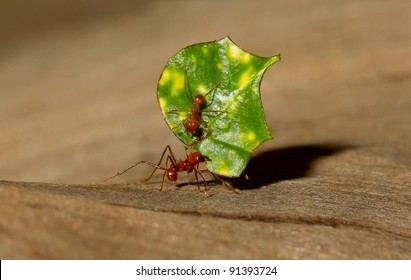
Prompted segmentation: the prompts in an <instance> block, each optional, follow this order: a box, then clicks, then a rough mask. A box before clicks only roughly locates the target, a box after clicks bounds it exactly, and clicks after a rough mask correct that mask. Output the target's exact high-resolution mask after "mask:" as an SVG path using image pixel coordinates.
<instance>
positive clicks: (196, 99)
mask: <svg viewBox="0 0 411 280" xmlns="http://www.w3.org/2000/svg"><path fill="white" fill-rule="evenodd" d="M205 102H206V100H205V97H204V96H202V95H201V94H197V95H196V96H194V99H193V103H194V104H195V105H203V104H204V103H205Z"/></svg>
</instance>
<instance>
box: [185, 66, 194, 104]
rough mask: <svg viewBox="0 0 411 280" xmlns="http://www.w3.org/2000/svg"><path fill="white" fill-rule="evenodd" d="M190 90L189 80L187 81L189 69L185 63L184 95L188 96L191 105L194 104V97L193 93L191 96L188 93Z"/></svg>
mask: <svg viewBox="0 0 411 280" xmlns="http://www.w3.org/2000/svg"><path fill="white" fill-rule="evenodd" d="M187 89H188V91H189V90H190V87H189V86H188V80H187V67H186V64H185V63H184V93H185V94H186V96H187V99H188V101H190V103H193V97H192V96H191V92H190V95H188V91H187Z"/></svg>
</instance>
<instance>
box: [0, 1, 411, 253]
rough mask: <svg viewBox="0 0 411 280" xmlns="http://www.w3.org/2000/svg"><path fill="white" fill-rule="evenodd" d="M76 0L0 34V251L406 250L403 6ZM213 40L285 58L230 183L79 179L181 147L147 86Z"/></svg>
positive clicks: (409, 216) (406, 36)
mask: <svg viewBox="0 0 411 280" xmlns="http://www.w3.org/2000/svg"><path fill="white" fill-rule="evenodd" d="M77 2H78V1H75V2H73V5H72V8H71V9H72V10H70V11H68V12H67V14H64V11H65V10H66V9H65V8H64V7H59V6H55V5H54V4H50V3H51V2H49V1H44V5H43V6H41V7H42V9H40V10H36V12H35V13H34V12H33V14H31V12H30V10H28V9H26V10H24V11H20V12H21V13H22V15H23V14H24V15H26V18H28V19H30V20H28V21H27V22H25V21H23V20H21V21H18V24H19V25H18V26H17V25H15V27H14V28H11V29H10V30H7V32H6V31H4V32H3V35H4V36H1V37H0V43H1V44H2V45H3V47H2V52H1V53H0V131H1V137H0V180H1V181H0V211H1V213H2V215H0V232H1V234H0V258H1V259H410V258H411V129H410V123H411V113H410V110H409V108H411V95H410V89H411V79H410V78H409V77H410V75H411V61H410V60H409V59H407V58H409V57H410V55H411V48H410V46H411V33H410V32H409V26H411V18H410V17H409V15H408V13H407V11H410V10H411V4H410V2H409V1H402V0H397V1H394V2H395V4H394V3H392V1H391V2H389V3H388V2H387V3H385V2H381V1H379V2H375V1H365V2H364V1H362V2H358V1H344V3H342V2H341V1H316V2H315V4H314V3H311V4H308V3H307V4H302V3H300V4H299V5H296V4H293V3H291V2H290V3H288V2H284V3H275V4H274V3H272V1H259V2H258V3H256V2H255V1H242V2H241V4H239V2H237V1H224V2H223V3H221V1H203V2H201V1H195V2H193V1H173V2H172V3H171V2H170V3H168V2H167V1H151V2H150V4H144V5H143V4H140V3H135V2H134V1H120V2H121V3H120V4H118V5H119V6H116V7H113V12H112V13H110V10H111V8H110V5H114V4H113V3H111V2H107V3H105V2H104V4H101V5H103V6H101V7H99V8H98V9H97V8H95V9H94V6H93V5H92V4H89V3H86V4H84V3H83V4H80V2H81V1H80V2H79V3H77ZM116 3H117V2H116ZM8 4H9V5H13V4H12V3H8ZM116 5H117V4H116ZM13 7H14V6H13ZM2 10H4V9H2ZM9 10H10V13H15V15H18V14H19V10H18V9H9ZM250 14H251V15H250ZM257 14H258V16H252V15H257ZM58 15H62V16H58ZM63 15H64V16H63ZM18 18H19V17H18V16H8V17H3V18H2V20H3V23H2V28H3V29H1V30H0V31H2V30H5V29H4V28H5V26H8V25H7V24H9V25H10V26H11V25H13V24H15V23H16V19H18ZM37 18H38V21H36V19H37ZM40 18H41V20H40ZM57 18H59V19H60V20H57ZM36 22H37V23H38V24H35V23H36ZM28 25H30V28H28V29H26V28H25V26H28ZM5 34H8V35H7V36H5ZM226 35H230V36H231V38H232V39H233V40H234V41H235V42H236V43H237V44H238V45H240V46H241V47H243V48H244V49H246V50H248V51H250V52H252V53H255V54H257V55H261V56H270V55H274V54H277V53H280V52H281V54H282V57H283V61H282V62H281V63H278V64H275V65H274V66H272V67H271V68H270V69H269V70H268V72H267V73H266V75H265V78H264V81H263V83H262V98H263V102H264V108H265V113H266V117H267V121H268V124H269V127H270V130H271V131H272V132H273V134H274V140H273V141H269V142H266V143H264V144H263V145H262V146H261V147H260V148H259V149H258V150H257V151H256V152H255V156H254V157H253V158H252V160H251V161H250V163H249V165H248V167H247V173H248V175H249V176H250V181H244V180H236V181H234V182H233V184H234V185H235V186H236V187H238V188H240V189H242V193H241V194H240V195H237V194H235V193H233V192H231V191H230V190H228V189H226V188H225V187H223V186H221V185H219V184H218V183H217V182H214V181H213V180H212V179H213V178H212V177H207V178H208V187H207V192H206V194H204V193H198V192H197V190H196V185H195V182H194V178H193V177H192V176H185V175H183V176H180V178H179V183H178V184H177V185H173V184H168V183H167V185H166V187H165V191H163V192H159V191H158V189H159V187H160V184H161V174H158V175H157V176H154V177H153V178H152V180H150V181H149V182H147V183H142V182H141V178H144V176H145V175H147V174H148V173H149V171H150V168H149V167H143V166H139V168H136V169H134V170H133V171H130V172H129V173H127V174H125V175H124V176H122V177H120V178H116V179H115V180H113V181H111V182H109V183H108V184H105V185H101V184H91V183H90V182H93V181H98V180H101V179H104V178H106V177H108V176H110V175H111V174H113V173H115V172H116V171H117V170H119V169H122V168H124V167H126V166H128V165H130V164H132V163H133V162H135V161H139V160H148V161H152V162H156V161H158V159H159V157H160V155H161V152H162V150H163V149H164V147H165V146H166V145H168V144H169V145H171V146H172V147H173V151H174V152H175V154H176V155H177V157H183V156H184V153H185V151H184V148H183V146H182V144H181V143H180V142H178V140H177V139H176V138H175V137H174V135H173V134H172V133H171V131H170V130H169V129H168V128H167V126H166V125H165V123H164V121H163V120H162V117H161V114H160V111H159V108H158V105H157V101H156V94H155V93H156V84H157V79H158V77H159V75H160V73H161V71H162V69H163V67H164V65H165V63H166V61H167V59H168V58H169V57H170V56H171V55H173V54H174V53H175V52H177V51H178V50H179V49H180V48H182V47H184V46H186V45H189V44H193V43H197V42H203V41H210V40H216V39H220V38H222V37H224V36H226Z"/></svg>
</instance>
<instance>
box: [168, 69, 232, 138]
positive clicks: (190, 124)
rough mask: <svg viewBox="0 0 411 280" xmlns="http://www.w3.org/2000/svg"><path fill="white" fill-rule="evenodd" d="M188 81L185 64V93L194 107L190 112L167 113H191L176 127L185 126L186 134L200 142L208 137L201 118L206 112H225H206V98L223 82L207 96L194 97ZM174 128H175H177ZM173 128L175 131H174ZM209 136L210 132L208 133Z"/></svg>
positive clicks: (214, 87) (173, 111)
mask: <svg viewBox="0 0 411 280" xmlns="http://www.w3.org/2000/svg"><path fill="white" fill-rule="evenodd" d="M187 84H188V81H187V69H186V65H185V64H184V93H185V95H186V97H187V99H188V100H189V101H190V103H192V107H191V109H190V110H171V111H169V112H167V113H178V112H190V113H191V114H190V115H189V116H188V117H187V118H185V119H184V120H182V121H181V122H180V123H179V124H178V125H177V126H176V127H178V126H179V125H181V124H182V125H183V126H184V128H185V131H186V133H190V134H191V135H193V136H194V137H196V138H197V139H198V140H201V139H203V138H204V137H205V136H206V135H204V134H203V132H204V130H205V128H204V126H203V125H202V123H203V121H202V119H201V116H202V115H203V113H204V112H207V113H208V112H218V113H222V112H224V111H218V110H204V109H205V108H206V107H207V104H206V97H207V96H208V95H209V94H210V93H212V92H213V91H215V90H216V89H217V88H218V87H219V86H220V84H221V82H218V83H217V84H215V85H214V86H213V87H212V88H211V89H210V90H209V91H208V92H207V93H206V94H204V95H202V94H196V95H195V96H194V97H192V96H191V94H189V91H190V90H189V87H188V85H187ZM176 127H174V128H176ZM174 128H173V129H174ZM207 134H208V131H207Z"/></svg>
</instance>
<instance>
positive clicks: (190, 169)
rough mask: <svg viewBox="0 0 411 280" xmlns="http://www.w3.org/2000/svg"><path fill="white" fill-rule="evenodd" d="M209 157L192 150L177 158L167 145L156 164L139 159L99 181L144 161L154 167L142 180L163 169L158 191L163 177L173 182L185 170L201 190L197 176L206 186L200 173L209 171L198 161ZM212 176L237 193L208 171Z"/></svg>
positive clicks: (229, 185)
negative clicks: (182, 158)
mask: <svg viewBox="0 0 411 280" xmlns="http://www.w3.org/2000/svg"><path fill="white" fill-rule="evenodd" d="M167 152H168V155H167V157H166V165H165V167H164V166H161V162H162V161H163V159H164V156H165V155H166V153H167ZM208 160H209V159H208V158H207V157H206V156H203V155H202V154H201V153H200V152H198V151H195V152H192V153H190V154H187V157H186V159H184V160H177V159H176V158H175V156H174V154H173V151H172V150H171V147H170V146H169V145H167V147H166V148H165V149H164V151H163V154H162V155H161V158H160V161H159V162H158V163H157V164H154V163H152V162H149V161H145V160H143V161H139V162H136V163H134V164H133V165H131V166H129V167H127V168H126V169H124V170H122V171H119V172H117V173H116V174H114V175H113V176H111V177H109V178H107V179H105V180H103V181H101V183H104V182H107V181H108V180H111V179H113V178H115V177H117V176H120V175H122V174H124V173H126V172H127V171H129V170H130V169H132V168H134V167H136V166H137V165H139V164H141V163H144V164H148V165H150V166H152V167H154V170H153V172H151V174H150V176H148V177H147V179H145V180H144V181H148V180H150V178H151V177H152V176H153V175H154V173H155V172H156V171H157V170H158V169H161V170H164V173H163V179H162V181H161V188H160V191H161V190H163V188H164V178H165V177H166V176H167V179H168V180H169V181H172V182H175V181H177V179H178V173H180V172H187V174H189V173H194V176H195V178H196V182H197V188H198V190H199V191H200V192H201V188H200V181H199V179H198V177H201V180H202V182H203V184H204V188H205V186H206V180H205V178H204V176H203V175H202V173H204V172H209V171H208V170H200V169H199V167H200V163H203V162H206V161H208ZM210 173H211V174H212V175H213V176H214V178H216V179H218V180H220V182H221V183H222V184H223V185H225V186H227V187H228V188H229V189H231V190H232V191H234V192H236V193H239V192H240V191H239V190H238V189H236V188H235V187H233V186H231V184H230V183H229V182H227V181H226V180H224V179H223V178H221V177H220V176H218V175H216V174H214V173H212V172H210Z"/></svg>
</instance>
